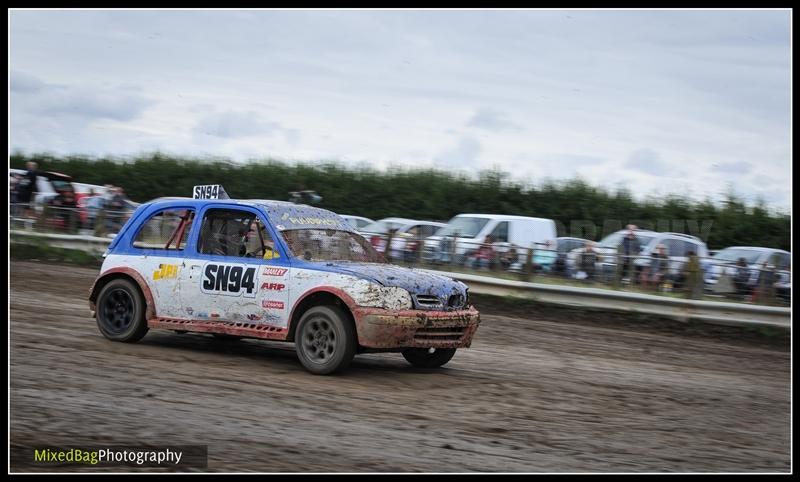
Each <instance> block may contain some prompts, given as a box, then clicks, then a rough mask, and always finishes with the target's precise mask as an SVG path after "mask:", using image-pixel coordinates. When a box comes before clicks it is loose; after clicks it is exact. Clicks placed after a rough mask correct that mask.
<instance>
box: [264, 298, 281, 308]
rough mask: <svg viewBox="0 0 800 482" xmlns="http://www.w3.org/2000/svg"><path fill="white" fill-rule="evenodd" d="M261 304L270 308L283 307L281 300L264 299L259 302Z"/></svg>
mask: <svg viewBox="0 0 800 482" xmlns="http://www.w3.org/2000/svg"><path fill="white" fill-rule="evenodd" d="M261 306H262V307H263V308H271V309H275V310H282V309H283V301H267V300H264V301H262V302H261Z"/></svg>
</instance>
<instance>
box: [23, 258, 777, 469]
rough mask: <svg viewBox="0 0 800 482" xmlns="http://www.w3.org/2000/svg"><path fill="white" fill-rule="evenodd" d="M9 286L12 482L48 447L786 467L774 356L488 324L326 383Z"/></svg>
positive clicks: (57, 286) (35, 288) (286, 356)
mask: <svg viewBox="0 0 800 482" xmlns="http://www.w3.org/2000/svg"><path fill="white" fill-rule="evenodd" d="M10 269H11V289H10V297H11V302H10V305H11V307H10V312H11V316H10V320H9V322H10V326H11V330H10V336H11V342H10V348H11V355H10V363H11V366H10V376H11V381H10V386H11V391H10V423H11V445H12V464H11V470H12V471H42V468H41V466H33V465H31V464H29V463H25V462H24V460H27V458H25V457H28V455H27V454H29V453H30V448H31V447H35V446H41V445H59V444H70V445H73V446H74V445H76V444H87V445H90V444H94V445H98V444H109V445H122V444H170V443H172V444H207V445H208V446H209V450H208V451H209V470H212V471H264V472H284V471H291V472H307V471H317V472H329V471H333V472H338V471H347V472H362V471H377V472H384V471H397V472H406V471H425V472H470V471H491V472H494V471H503V472H642V471H648V472H672V471H679V472H728V471H730V472H751V471H762V472H788V471H789V468H790V465H789V464H790V445H789V438H790V419H789V412H790V393H789V389H790V371H789V369H790V353H789V349H788V346H785V345H784V344H781V343H753V342H751V341H748V340H747V339H746V338H745V339H743V340H736V339H735V338H734V337H730V336H728V337H716V336H715V335H714V334H713V333H712V332H709V333H708V334H703V333H696V332H695V333H692V334H691V335H690V336H689V335H686V334H683V333H681V332H680V331H679V330H672V331H669V330H655V332H654V333H651V332H649V331H648V330H647V329H646V328H636V327H630V326H626V325H624V324H621V325H620V326H613V325H609V324H608V323H603V324H601V325H598V324H593V323H591V322H579V323H576V322H570V323H562V322H559V320H558V319H556V318H554V317H552V318H551V319H535V320H534V319H522V318H515V317H507V316H499V315H498V314H497V313H489V312H483V314H482V320H483V324H482V326H481V328H480V329H479V330H478V333H477V335H476V338H475V342H474V343H473V347H472V348H471V349H468V350H461V351H459V352H458V353H457V354H456V356H455V358H454V359H453V360H452V361H451V362H450V364H448V365H447V366H446V367H445V368H443V369H441V370H438V371H434V372H423V371H417V370H414V369H412V368H410V366H409V365H407V364H406V362H405V360H403V358H402V357H401V356H400V355H399V354H375V355H361V356H358V357H356V360H355V361H354V363H353V365H352V366H351V368H350V369H349V371H347V372H346V373H344V374H343V375H340V376H334V377H318V376H313V375H310V374H308V373H307V372H306V371H305V370H303V368H302V367H301V366H300V363H299V362H298V361H297V358H296V356H295V354H294V351H293V346H292V345H283V344H279V343H269V342H262V341H254V340H247V341H239V342H231V341H216V340H214V339H212V338H211V337H207V336H202V335H178V334H174V333H171V332H156V331H151V332H150V333H149V334H148V335H147V336H146V337H145V338H144V339H143V340H142V341H141V342H140V343H138V344H123V343H113V342H110V341H107V340H106V339H105V338H103V337H102V336H101V335H100V333H99V332H98V331H97V328H96V326H95V324H94V321H93V320H92V319H90V318H89V311H88V306H87V302H86V295H87V290H88V288H89V286H90V284H91V282H92V281H93V279H94V276H95V274H96V270H93V269H86V268H76V267H71V266H59V265H47V264H39V263H31V262H13V263H12V264H11V268H10ZM478 308H479V309H480V308H481V307H480V306H478ZM15 454H16V455H15ZM20 454H25V455H24V456H23V455H20ZM21 460H22V461H21ZM69 470H75V469H74V468H71V469H69Z"/></svg>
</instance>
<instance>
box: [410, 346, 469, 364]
mask: <svg viewBox="0 0 800 482" xmlns="http://www.w3.org/2000/svg"><path fill="white" fill-rule="evenodd" d="M455 354H456V349H455V348H407V349H405V350H403V358H405V359H406V361H408V363H411V364H412V365H414V366H415V367H417V368H438V367H440V366H442V365H444V364H445V363H447V362H449V361H450V359H451V358H453V355H455Z"/></svg>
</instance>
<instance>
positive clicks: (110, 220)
mask: <svg viewBox="0 0 800 482" xmlns="http://www.w3.org/2000/svg"><path fill="white" fill-rule="evenodd" d="M110 191H111V196H110V199H109V200H108V201H107V202H106V203H105V208H106V210H107V211H106V226H107V229H108V231H109V232H110V233H117V232H119V230H120V229H121V228H122V225H123V224H124V222H125V218H126V217H127V213H126V208H127V205H128V203H127V201H128V198H127V197H125V191H124V190H123V189H122V188H121V187H112V188H111V189H110Z"/></svg>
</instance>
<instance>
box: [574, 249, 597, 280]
mask: <svg viewBox="0 0 800 482" xmlns="http://www.w3.org/2000/svg"><path fill="white" fill-rule="evenodd" d="M596 265H597V251H595V250H594V241H587V242H586V244H585V245H584V248H583V252H582V253H581V254H580V261H579V262H578V274H577V275H576V276H575V277H576V278H578V279H585V280H589V281H593V280H594V278H595V266H596Z"/></svg>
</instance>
